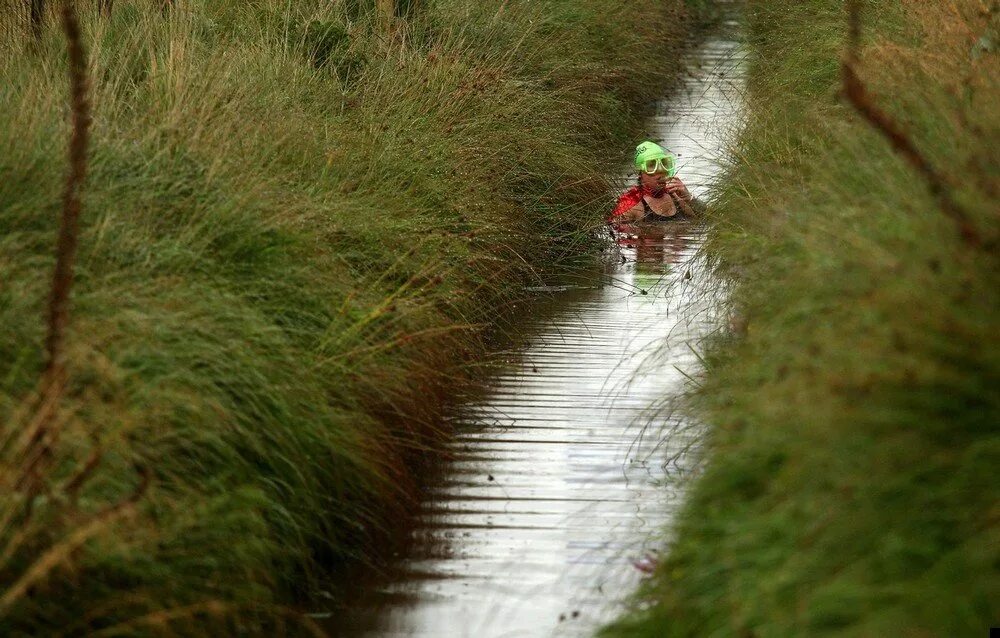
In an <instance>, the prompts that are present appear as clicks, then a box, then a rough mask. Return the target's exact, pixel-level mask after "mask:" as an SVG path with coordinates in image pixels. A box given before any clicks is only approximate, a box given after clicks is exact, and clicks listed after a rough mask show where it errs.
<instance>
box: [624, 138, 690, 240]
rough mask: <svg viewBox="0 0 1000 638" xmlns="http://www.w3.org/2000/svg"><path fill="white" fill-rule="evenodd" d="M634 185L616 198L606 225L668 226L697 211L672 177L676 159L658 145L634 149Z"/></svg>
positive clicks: (651, 143)
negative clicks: (660, 224) (636, 176)
mask: <svg viewBox="0 0 1000 638" xmlns="http://www.w3.org/2000/svg"><path fill="white" fill-rule="evenodd" d="M635 167H636V169H637V170H638V171H639V181H638V183H637V184H636V185H635V186H633V187H631V188H629V189H628V190H627V191H625V192H624V193H623V194H622V196H621V197H620V198H618V205H617V206H615V209H614V212H612V213H611V218H610V220H609V221H611V222H613V223H620V222H668V221H681V220H685V219H690V218H692V217H694V216H695V214H696V213H695V210H696V208H698V204H697V202H696V200H695V199H694V198H693V197H691V193H690V191H688V189H687V186H685V185H684V182H682V181H681V180H680V178H678V177H677V176H676V174H677V159H676V158H675V157H674V156H673V154H671V153H668V152H666V151H665V150H663V148H662V147H661V146H660V145H659V144H655V143H653V142H649V141H647V142H643V143H642V144H640V145H639V146H637V147H636V148H635Z"/></svg>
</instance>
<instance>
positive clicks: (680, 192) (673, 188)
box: [666, 177, 705, 217]
mask: <svg viewBox="0 0 1000 638" xmlns="http://www.w3.org/2000/svg"><path fill="white" fill-rule="evenodd" d="M666 191H667V192H668V193H669V194H670V198H671V199H673V200H674V204H676V205H677V207H678V208H679V209H680V211H681V212H682V213H684V214H685V215H687V216H689V217H695V216H697V215H699V214H701V212H702V211H703V210H704V209H705V207H704V205H703V204H702V203H701V201H699V200H696V199H695V198H694V197H692V196H691V191H689V190H688V189H687V186H685V185H684V182H682V181H681V180H680V179H679V178H677V177H671V178H670V180H669V181H668V182H667V185H666Z"/></svg>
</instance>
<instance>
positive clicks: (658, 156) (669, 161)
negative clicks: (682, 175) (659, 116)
mask: <svg viewBox="0 0 1000 638" xmlns="http://www.w3.org/2000/svg"><path fill="white" fill-rule="evenodd" d="M656 160H662V163H663V166H664V167H665V168H666V169H667V174H669V175H670V176H671V177H673V176H674V174H675V173H676V172H677V161H676V159H675V158H674V156H673V155H672V154H671V153H668V152H666V151H665V150H663V147H662V146H660V145H659V144H657V143H656V142H650V141H648V140H647V141H645V142H643V143H642V144H640V145H639V146H636V147H635V167H636V168H637V169H638V170H640V171H641V170H643V167H645V166H646V162H651V161H656Z"/></svg>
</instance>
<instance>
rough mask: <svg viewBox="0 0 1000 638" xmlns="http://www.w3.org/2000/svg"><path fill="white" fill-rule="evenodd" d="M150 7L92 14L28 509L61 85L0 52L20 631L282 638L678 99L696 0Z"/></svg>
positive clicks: (5, 628)
mask: <svg viewBox="0 0 1000 638" xmlns="http://www.w3.org/2000/svg"><path fill="white" fill-rule="evenodd" d="M151 4H154V3H148V2H126V1H120V2H116V3H114V10H113V12H112V14H111V16H110V17H99V16H97V15H93V14H85V15H83V16H82V17H83V26H84V40H85V45H86V47H87V49H88V53H89V56H90V60H91V63H90V69H89V73H90V76H91V81H92V84H91V98H92V100H93V111H94V122H93V128H92V146H91V152H90V159H89V167H88V168H89V175H88V179H87V182H86V185H85V189H84V195H83V198H84V201H83V210H84V213H83V219H82V234H81V238H80V254H79V259H78V264H77V270H76V283H75V288H74V290H73V296H72V306H71V323H70V329H69V333H68V345H67V347H68V352H67V366H68V370H69V385H68V388H67V390H66V393H65V395H64V396H63V398H62V401H61V403H60V405H59V406H58V412H57V416H56V420H57V423H58V428H57V429H58V431H59V432H60V433H61V434H60V437H59V439H58V441H55V440H54V441H52V442H51V446H50V447H51V453H50V455H49V458H48V459H47V461H46V462H45V463H44V464H42V465H40V466H39V467H41V468H43V469H44V472H41V474H40V475H39V476H37V477H35V478H36V479H37V480H36V482H35V484H36V485H39V486H41V487H40V488H39V489H38V490H34V491H25V490H23V489H16V486H17V485H18V483H19V481H20V478H21V474H23V472H24V468H25V463H26V461H25V458H24V453H25V450H26V449H27V448H26V443H25V441H23V440H21V439H22V437H23V433H24V432H26V431H29V428H30V427H31V422H32V419H33V418H35V417H36V416H37V414H38V413H39V412H38V411H39V406H38V401H37V397H36V396H35V393H36V389H37V382H38V378H39V374H40V372H41V370H42V366H43V365H44V361H43V358H42V347H41V346H42V340H43V337H44V325H43V323H42V317H43V316H44V310H45V303H46V298H47V294H48V287H49V278H50V272H51V268H52V264H53V255H52V252H53V246H54V237H55V230H56V221H57V216H58V204H59V197H58V194H59V192H60V184H61V181H62V177H63V174H64V171H65V159H64V152H65V151H64V147H65V140H66V139H67V135H68V124H67V117H66V109H67V106H66V104H67V97H66V93H67V89H66V84H67V81H66V79H65V75H66V63H65V53H64V43H63V42H62V41H61V36H60V34H59V32H58V30H56V29H54V28H53V29H52V30H51V31H49V30H46V31H45V32H44V33H43V37H42V39H41V40H40V41H38V42H34V43H31V42H27V41H24V40H22V39H21V38H20V37H19V36H18V34H16V33H15V34H14V35H10V34H8V33H6V32H5V33H4V38H5V40H4V41H3V42H0V51H5V52H9V53H11V55H3V56H0V113H2V114H3V116H2V117H0V174H2V175H3V179H2V180H0V228H2V229H3V232H2V233H0V282H2V284H0V423H2V424H3V425H2V435H0V478H2V481H3V483H2V485H3V489H2V493H3V495H2V496H0V582H2V583H4V585H3V587H0V633H3V634H4V635H29V634H50V633H62V634H67V635H76V634H82V633H87V632H91V631H103V632H105V634H106V635H118V634H142V635H145V634H146V633H149V632H156V631H165V632H168V633H169V632H178V633H184V634H202V635H212V634H215V635H218V634H219V633H229V632H237V631H238V632H244V633H245V632H260V633H268V634H276V633H280V632H281V631H284V628H285V627H286V621H287V620H288V618H287V615H286V614H285V612H283V611H281V609H280V608H279V607H276V606H274V605H275V604H277V603H281V602H285V601H287V600H288V599H289V597H290V596H292V595H295V594H301V593H303V592H305V591H308V590H309V588H310V587H311V586H312V585H313V584H314V583H315V581H316V578H317V577H318V576H319V575H320V574H326V573H327V572H328V571H329V570H330V569H334V570H336V569H337V567H338V566H340V565H344V564H346V563H348V562H350V561H354V560H357V559H358V558H360V557H363V556H365V555H366V554H367V553H368V552H369V550H370V549H371V547H370V545H371V544H372V543H374V542H377V539H378V538H379V537H380V535H381V534H382V533H383V531H384V528H385V526H386V522H387V521H389V520H392V518H393V516H394V515H395V514H396V513H399V512H401V511H403V510H404V509H405V508H406V506H407V505H408V503H409V500H410V499H411V498H412V494H413V491H414V487H415V480H414V475H413V467H414V459H415V458H417V457H419V456H420V455H421V454H423V453H424V452H425V450H426V449H427V448H428V447H429V446H433V443H434V442H435V440H437V438H438V437H440V436H441V435H442V434H443V433H442V432H441V431H440V426H439V425H438V420H437V415H438V410H439V408H440V406H441V404H442V402H443V401H445V400H446V399H447V396H448V391H449V387H450V383H451V382H452V381H453V380H454V379H455V378H456V377H460V376H461V375H462V374H463V373H464V372H463V371H464V370H465V369H466V367H467V366H468V365H470V364H471V363H472V362H473V360H474V359H475V357H476V355H477V353H479V352H481V351H482V348H483V343H482V334H483V330H484V329H486V328H489V327H501V326H502V325H503V323H504V322H505V321H515V320H516V316H515V315H514V314H513V313H512V311H511V309H510V304H511V303H512V302H513V301H514V300H516V299H518V298H519V297H520V295H521V293H520V292H519V291H520V290H521V286H523V284H524V283H525V282H526V281H530V280H532V279H533V278H536V277H538V276H539V272H541V271H544V270H546V269H551V268H553V267H555V266H557V265H558V264H564V265H565V264H567V263H568V262H571V261H573V260H575V259H578V258H579V256H580V255H581V254H583V253H584V252H585V249H586V248H588V247H589V246H590V245H591V244H592V242H593V241H594V240H593V239H592V238H591V236H590V234H589V233H588V229H590V228H592V227H594V226H596V225H598V224H600V223H601V221H602V220H603V216H604V214H605V212H606V210H607V206H608V204H609V197H610V196H611V195H612V194H613V193H611V192H610V191H611V189H610V184H611V179H612V177H613V176H614V175H616V174H617V172H618V170H619V165H618V164H619V162H618V160H617V158H618V157H619V151H620V150H623V149H625V148H626V147H627V146H628V145H629V144H630V143H631V141H632V140H629V139H628V136H629V135H630V134H632V133H633V132H634V131H636V130H638V126H639V117H638V116H639V114H640V112H641V111H642V109H643V108H644V106H645V104H646V103H647V102H648V101H649V100H650V99H651V98H653V97H655V96H658V95H659V94H660V92H661V91H662V90H663V88H664V87H665V86H666V85H667V84H668V83H669V82H670V81H671V79H672V74H673V73H674V71H673V69H672V67H670V66H669V65H664V66H663V68H661V69H652V70H650V69H648V68H647V69H645V70H644V71H643V72H642V74H641V75H639V74H638V73H637V64H638V61H641V60H648V59H650V58H651V57H656V56H661V55H662V56H667V55H668V54H669V53H670V51H672V50H676V47H677V46H678V44H679V42H680V41H681V33H682V31H683V29H684V24H685V22H684V20H685V18H684V11H683V8H682V6H681V3H680V2H660V3H656V4H654V5H651V6H649V7H646V8H645V9H643V11H641V12H637V11H623V10H622V9H621V7H620V6H619V4H618V3H616V2H613V1H612V0H583V1H580V2H562V1H557V0H546V1H544V2H528V1H522V0H503V1H501V0H497V1H488V2H472V1H470V0H435V1H433V2H420V3H419V4H414V7H413V8H412V10H408V11H403V12H400V13H401V15H400V16H398V17H396V18H394V19H392V20H386V19H380V18H376V17H375V13H374V3H365V2H324V1H320V0H315V1H312V0H310V1H308V2H294V3H289V2H283V1H282V2H278V1H276V0H256V1H254V2H231V1H227V0H200V1H192V2H181V1H179V2H176V3H175V4H174V6H173V8H172V9H171V10H169V11H160V10H159V8H157V7H151V6H150V5H151ZM13 9H18V10H20V7H19V6H13V5H12V9H11V10H13ZM0 19H5V16H0ZM144 474H150V475H151V479H152V480H151V482H150V484H149V487H148V490H145V491H143V488H142V487H141V486H142V485H143V484H144V478H143V476H144ZM133 496H141V498H139V500H138V501H137V502H136V503H134V504H133V503H131V501H130V499H131V498H132V497H133ZM115 504H117V506H116V505H115ZM126 505H127V506H126Z"/></svg>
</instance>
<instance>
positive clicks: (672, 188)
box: [663, 177, 691, 199]
mask: <svg viewBox="0 0 1000 638" xmlns="http://www.w3.org/2000/svg"><path fill="white" fill-rule="evenodd" d="M663 189H664V190H665V191H667V194H669V195H677V196H678V197H682V198H684V199H691V193H690V192H689V191H688V189H687V186H685V185H684V182H682V181H681V180H680V178H679V177H671V178H669V179H668V180H667V183H666V184H665V185H664V186H663Z"/></svg>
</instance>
